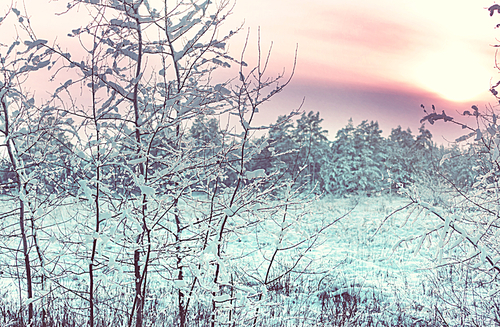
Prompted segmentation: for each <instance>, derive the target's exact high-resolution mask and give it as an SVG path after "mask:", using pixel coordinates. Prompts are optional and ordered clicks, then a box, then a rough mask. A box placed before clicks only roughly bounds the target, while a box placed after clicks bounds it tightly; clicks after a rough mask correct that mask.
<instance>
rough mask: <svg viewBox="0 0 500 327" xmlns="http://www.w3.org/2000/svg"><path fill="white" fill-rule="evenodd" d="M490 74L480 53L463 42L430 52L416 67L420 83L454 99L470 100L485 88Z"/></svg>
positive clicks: (487, 85)
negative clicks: (460, 44)
mask: <svg viewBox="0 0 500 327" xmlns="http://www.w3.org/2000/svg"><path fill="white" fill-rule="evenodd" d="M483 62H484V61H483ZM491 75H492V72H491V71H489V70H488V69H487V68H486V67H485V66H484V65H482V61H481V57H480V56H479V55H478V54H475V53H474V52H473V51H471V50H469V49H467V48H465V47H464V46H455V47H446V48H444V49H442V50H441V51H439V52H434V53H431V54H429V55H427V56H425V57H424V58H423V60H422V61H421V62H420V63H419V64H417V65H416V67H415V77H416V81H417V83H418V84H419V85H420V86H422V87H423V88H425V89H426V90H428V91H431V92H434V93H437V94H439V95H440V96H441V97H442V98H445V99H447V100H451V101H456V102H462V101H466V100H471V99H473V98H475V97H477V96H479V95H481V94H482V93H484V92H486V91H487V90H488V87H489V80H490V77H491Z"/></svg>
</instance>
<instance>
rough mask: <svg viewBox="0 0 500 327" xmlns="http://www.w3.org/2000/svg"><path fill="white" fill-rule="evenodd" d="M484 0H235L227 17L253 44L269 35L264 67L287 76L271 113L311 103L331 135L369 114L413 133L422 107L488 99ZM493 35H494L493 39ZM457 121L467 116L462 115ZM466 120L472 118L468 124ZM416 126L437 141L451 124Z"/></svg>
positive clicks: (489, 38)
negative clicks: (245, 30)
mask: <svg viewBox="0 0 500 327" xmlns="http://www.w3.org/2000/svg"><path fill="white" fill-rule="evenodd" d="M492 4H493V2H492V1H481V0H462V1H449V0H419V1H409V0H399V1H394V0H379V1H368V0H357V1H347V0H309V1H300V0H273V1H269V0H239V1H238V2H237V3H236V5H235V7H234V10H233V11H234V15H233V16H232V17H231V18H230V19H231V20H232V21H235V22H238V21H243V20H244V22H245V26H246V27H247V28H250V29H251V33H252V34H253V35H256V34H257V30H258V28H259V27H260V31H261V37H262V41H261V44H263V45H269V44H270V42H271V41H273V55H272V66H273V67H277V69H282V68H286V69H288V70H289V69H290V68H291V67H292V63H293V56H294V51H295V47H296V45H297V44H298V62H297V68H296V71H295V75H294V77H293V80H292V82H291V83H290V85H289V86H288V87H287V89H286V90H285V91H284V92H283V93H282V94H280V95H279V97H277V98H275V99H274V100H273V102H272V103H270V104H269V105H268V108H269V111H270V112H272V113H275V112H276V113H277V112H279V113H280V114H282V113H285V112H286V110H287V109H288V110H290V109H294V108H296V107H297V106H299V105H300V103H301V101H302V98H305V101H304V104H303V106H302V109H303V110H304V111H306V112H308V111H311V110H312V111H319V112H320V117H322V118H323V119H324V121H323V126H324V128H325V129H327V130H329V135H330V138H331V139H333V138H334V136H335V133H336V131H337V130H338V129H339V128H342V127H343V126H345V125H346V124H347V121H348V119H349V118H351V117H352V118H353V121H354V124H359V123H360V122H361V121H362V120H376V121H378V122H379V124H380V126H381V128H382V129H383V130H384V132H385V134H386V135H387V133H389V132H390V130H391V128H395V127H397V126H398V125H401V126H402V127H404V128H406V127H410V128H411V130H412V131H413V132H414V133H416V132H417V130H418V127H419V126H420V122H419V121H420V119H421V118H422V117H423V115H424V113H423V111H422V108H421V107H420V104H424V105H425V106H426V107H427V108H430V107H431V105H433V104H434V105H435V106H436V109H437V110H438V111H439V112H440V111H441V110H445V112H446V113H447V114H448V115H451V116H455V117H456V119H458V118H460V117H458V114H457V112H460V113H461V112H463V111H464V110H468V109H470V107H471V106H472V105H477V106H478V107H479V108H481V109H486V108H487V107H489V106H490V105H492V106H493V105H495V103H496V100H495V98H494V97H493V96H492V95H491V94H490V93H489V91H488V90H489V88H490V85H491V84H492V83H493V84H494V83H496V81H497V79H498V78H499V76H498V71H497V70H496V69H495V67H494V66H495V60H494V59H495V48H494V47H492V45H494V44H496V39H495V37H499V34H498V32H499V31H497V30H495V25H496V24H497V23H500V15H494V16H493V17H490V16H489V12H488V11H487V10H486V8H488V7H489V6H491V5H492ZM499 43H500V42H499ZM464 121H465V122H467V120H464ZM470 123H473V122H470ZM426 127H427V128H428V129H429V130H431V132H432V134H433V135H434V140H435V141H436V142H438V143H441V144H443V143H444V144H446V142H447V140H449V141H453V140H454V139H455V138H456V137H458V136H460V135H462V130H460V129H457V128H456V125H451V124H449V125H446V126H445V125H443V123H442V122H440V123H436V124H435V125H434V126H430V125H429V124H427V125H426Z"/></svg>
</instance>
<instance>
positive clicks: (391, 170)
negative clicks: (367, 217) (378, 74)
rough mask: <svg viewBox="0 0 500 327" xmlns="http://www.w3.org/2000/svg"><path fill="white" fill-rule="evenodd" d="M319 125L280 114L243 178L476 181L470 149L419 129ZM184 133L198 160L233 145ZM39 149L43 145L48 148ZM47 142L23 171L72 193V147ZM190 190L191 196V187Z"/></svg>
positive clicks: (213, 123) (336, 183)
mask: <svg viewBox="0 0 500 327" xmlns="http://www.w3.org/2000/svg"><path fill="white" fill-rule="evenodd" d="M322 121H323V119H322V118H320V117H319V112H316V113H314V112H312V111H311V112H309V113H307V114H306V113H303V114H302V115H301V116H300V118H299V119H297V120H296V121H293V120H292V119H289V117H287V116H280V117H279V118H278V120H277V121H276V123H275V124H273V125H272V126H271V128H270V129H269V131H268V133H267V134H266V135H265V136H263V137H260V138H256V139H254V140H253V141H252V145H251V146H250V147H249V148H248V149H247V151H248V152H252V153H253V157H252V159H251V160H249V161H248V162H247V163H246V169H247V172H257V173H258V172H259V171H261V172H263V173H264V172H265V173H266V174H267V175H269V174H279V175H281V178H282V179H283V180H286V179H290V180H294V181H295V187H302V188H304V189H307V190H308V191H312V192H315V193H317V194H332V195H334V196H345V195H352V194H366V195H376V194H380V193H387V192H392V191H394V190H397V189H399V188H400V187H405V186H408V185H410V184H412V183H415V182H419V181H420V182H422V181H427V180H432V179H437V178H446V179H447V180H449V181H451V182H453V183H454V184H455V185H456V186H457V187H460V188H463V187H470V186H472V185H473V183H474V181H475V176H476V175H477V171H474V169H472V167H470V159H471V156H477V158H476V159H475V160H480V157H479V156H478V154H477V149H472V148H469V149H466V150H461V149H460V148H458V147H457V146H454V147H446V148H445V147H443V146H437V145H436V144H435V143H434V142H433V140H432V134H431V133H430V132H429V130H427V129H426V128H425V126H424V125H422V126H421V127H420V128H419V130H418V134H417V135H414V134H413V133H412V131H411V130H410V129H409V128H408V129H406V130H405V129H403V128H402V127H401V126H398V127H397V128H393V129H392V131H391V133H390V135H389V136H388V137H384V136H383V135H382V130H381V129H380V128H379V125H378V123H377V122H374V121H370V122H368V121H366V120H365V121H362V122H361V123H360V124H358V125H356V126H355V125H354V123H353V121H352V119H351V120H349V122H348V124H347V125H346V126H345V127H344V128H342V129H340V130H339V131H337V133H336V136H335V139H334V140H333V141H330V140H329V139H328V131H326V130H324V129H323V128H322V126H321V123H322ZM186 133H187V134H188V135H189V137H190V139H191V140H192V144H193V146H194V147H196V148H197V153H198V155H199V156H205V157H210V156H212V155H214V154H216V153H217V152H218V151H220V149H221V148H222V147H223V146H224V144H226V143H227V140H229V139H231V142H234V139H235V138H234V137H230V136H229V134H228V132H227V131H223V130H221V127H220V125H219V121H218V119H217V118H214V117H211V118H210V117H207V116H203V115H200V116H198V117H196V119H195V121H194V122H193V124H192V125H191V126H190V127H187V128H186ZM167 134H168V132H167ZM233 136H234V135H233ZM40 144H45V146H47V144H49V142H47V143H43V142H42V143H40ZM50 144H51V146H52V147H57V151H52V153H54V152H55V153H58V155H57V156H53V157H51V158H43V160H39V161H34V160H32V159H28V158H26V160H27V162H28V171H29V170H30V169H29V167H30V166H31V167H33V166H40V165H48V164H52V165H54V166H58V167H59V169H55V170H54V169H51V170H48V169H47V170H42V171H47V172H48V173H47V175H46V176H40V177H41V178H42V181H41V183H40V187H44V188H48V191H49V193H52V192H54V191H57V189H58V185H63V184H64V185H66V187H67V186H68V184H69V185H71V184H72V183H71V179H73V180H74V181H75V183H73V184H74V187H75V192H76V190H77V189H78V187H79V185H78V184H77V183H76V181H77V180H78V178H79V177H78V176H80V177H81V176H82V175H84V174H85V172H84V171H83V170H82V171H79V167H76V166H74V165H72V163H71V160H70V155H71V153H73V151H74V149H73V146H72V145H71V144H70V142H68V141H67V140H65V138H64V136H63V135H57V136H54V135H53V136H51V142H50ZM126 150H127V149H122V150H121V151H126ZM232 151H233V150H230V151H229V152H228V155H229V158H230V157H231V155H234V158H237V156H238V153H233V154H232V153H231V152H232ZM42 152H43V151H42ZM443 158H444V159H443ZM6 159H7V158H2V160H1V161H0V172H1V173H0V185H1V187H2V192H6V191H7V190H8V189H10V187H14V186H15V183H14V180H15V174H14V172H13V170H12V167H11V166H10V165H9V164H8V161H7V160H6ZM221 165H224V166H225V169H224V171H225V176H224V178H223V184H224V185H226V186H230V185H231V184H233V183H235V182H236V181H237V173H236V172H235V170H234V169H232V168H231V160H230V159H229V160H224V162H221ZM38 168H40V167H38ZM80 168H82V169H83V167H80ZM49 172H50V173H49ZM107 173H109V174H112V175H113V176H116V177H114V178H112V181H113V182H112V185H114V186H115V187H116V188H117V190H118V191H120V190H121V192H133V188H130V187H129V186H131V185H132V184H133V183H132V182H131V181H127V180H126V178H124V177H123V176H124V174H123V173H120V172H111V171H110V172H107ZM68 182H69V183H68ZM193 190H194V191H196V186H193ZM136 191H139V190H136Z"/></svg>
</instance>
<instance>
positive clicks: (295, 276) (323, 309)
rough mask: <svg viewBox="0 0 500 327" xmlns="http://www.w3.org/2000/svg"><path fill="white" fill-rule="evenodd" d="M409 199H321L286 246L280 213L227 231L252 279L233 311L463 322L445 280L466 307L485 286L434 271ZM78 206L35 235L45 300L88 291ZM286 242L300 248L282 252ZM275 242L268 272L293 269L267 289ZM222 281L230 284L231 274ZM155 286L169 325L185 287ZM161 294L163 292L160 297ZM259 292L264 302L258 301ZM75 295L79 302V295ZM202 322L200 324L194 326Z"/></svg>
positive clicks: (10, 289) (114, 273) (7, 299)
mask: <svg viewBox="0 0 500 327" xmlns="http://www.w3.org/2000/svg"><path fill="white" fill-rule="evenodd" d="M408 203H409V200H407V199H403V198H398V197H370V198H369V197H361V198H349V199H328V198H327V199H322V200H320V201H319V202H313V203H310V204H308V205H306V206H303V207H301V208H299V209H296V210H294V211H290V213H289V214H290V218H289V219H295V220H294V221H295V222H296V224H295V226H294V228H293V229H292V230H290V231H289V232H288V233H287V234H286V235H282V236H283V237H282V242H281V245H279V244H278V243H277V241H276V240H277V236H276V234H277V232H278V231H279V230H280V229H279V228H277V227H276V226H277V225H276V220H275V219H268V220H266V221H265V223H264V224H261V225H257V226H256V228H254V229H249V230H247V231H246V232H245V233H237V232H235V233H232V234H230V239H228V242H227V247H226V253H225V255H226V258H227V260H226V263H227V267H226V268H225V269H227V271H230V272H231V274H230V276H239V280H240V281H242V280H243V281H245V280H246V285H245V284H241V285H240V286H239V287H236V288H235V289H236V290H237V291H236V293H235V295H234V297H232V298H234V299H235V300H234V302H233V301H231V304H233V303H234V306H233V307H232V308H233V309H234V308H235V307H236V308H239V311H235V312H239V316H238V317H240V318H239V319H241V320H240V321H239V322H240V323H243V324H244V319H245V318H244V317H247V318H248V317H250V316H251V315H252V314H253V313H252V310H253V309H251V308H245V304H244V303H246V302H245V301H246V300H247V299H249V300H251V299H254V301H253V302H252V303H253V307H252V308H255V307H258V308H260V310H261V311H260V312H261V314H260V318H259V323H258V324H259V325H262V326H298V325H303V326H315V325H321V324H326V325H331V326H341V325H349V324H354V325H363V326H371V325H374V326H375V325H383V326H397V325H401V326H403V325H408V326H410V325H411V326H427V325H434V324H435V325H440V324H444V323H446V324H449V325H450V326H453V325H460V323H461V321H462V323H463V322H464V321H465V320H464V319H465V318H464V313H463V310H462V309H461V308H458V309H460V310H458V309H457V308H456V307H455V309H453V305H454V304H455V303H454V302H453V301H456V300H460V299H454V298H453V294H452V295H451V296H450V294H448V293H446V292H448V291H449V290H448V286H453V284H454V283H455V285H454V287H455V291H456V292H460V294H461V295H462V296H463V298H462V300H464V302H467V303H469V302H474V301H476V300H477V299H476V298H474V294H475V295H476V296H477V294H481V290H479V289H475V290H474V291H472V290H470V289H468V288H467V286H464V285H463V283H462V282H461V280H462V279H463V276H464V275H463V274H464V273H463V272H457V270H456V268H453V269H451V268H444V269H441V270H435V269H430V268H432V267H433V266H434V265H435V258H436V248H435V244H433V243H432V239H430V238H429V239H428V240H430V241H426V242H424V244H422V245H421V246H420V244H419V242H416V241H414V242H401V240H403V239H406V240H410V239H412V238H414V237H415V236H418V235H420V234H422V231H424V230H426V229H431V228H432V226H433V224H435V223H436V222H435V221H433V220H432V216H430V215H428V216H426V215H424V214H420V215H416V214H415V212H414V211H412V209H411V207H409V208H407V209H403V210H400V211H397V212H396V213H394V212H395V211H396V210H398V209H400V208H403V207H405V206H406V205H407V204H408ZM3 208H4V209H7V208H8V207H7V206H3ZM82 210H83V209H79V210H76V209H75V205H73V206H66V207H61V208H59V209H58V210H56V211H54V212H52V213H51V214H50V219H45V223H46V224H47V225H46V226H45V228H44V234H42V235H39V238H40V240H41V241H40V242H41V246H42V248H43V251H44V253H45V256H46V258H49V259H51V260H52V262H49V263H47V267H53V270H52V271H51V274H52V275H53V276H57V278H55V279H57V285H56V284H55V283H53V284H52V286H47V285H46V286H45V289H44V290H43V291H42V290H39V289H38V290H37V291H36V294H37V297H38V300H37V301H41V300H42V299H44V298H45V299H47V297H49V296H50V294H51V292H53V294H59V293H57V292H56V291H53V290H54V289H57V288H58V287H59V288H61V287H63V288H67V289H74V290H79V291H81V292H83V291H84V290H85V289H86V287H87V286H86V285H87V279H88V276H87V275H86V269H87V267H88V260H87V259H86V253H88V251H89V247H90V245H91V243H92V238H88V237H87V236H85V234H86V227H85V225H84V221H83V220H81V219H82V217H85V214H84V211H82ZM79 215H80V216H79ZM61 219H66V221H73V222H72V223H71V227H66V228H67V230H62V229H61V226H64V225H61V224H57V223H56V222H59V223H60V222H61ZM51 220H53V221H52V222H51ZM235 221H236V219H235ZM4 222H5V220H4ZM51 223H52V224H51ZM236 223H237V221H236ZM11 226H14V225H11ZM66 226H67V225H66ZM325 226H326V227H327V228H325ZM4 227H5V225H4ZM14 227H15V226H14ZM318 232H320V233H318ZM99 239H100V240H101V241H102V242H101V244H102V245H101V246H100V247H99V248H98V254H99V255H98V257H99V258H100V259H99V260H101V263H102V266H103V268H102V269H100V270H99V272H98V276H97V278H96V280H97V282H98V283H99V285H101V288H102V289H103V292H102V293H100V296H101V297H103V296H104V297H105V296H110V295H113V296H121V297H122V298H124V299H126V298H127V296H128V297H130V296H131V294H132V291H131V289H130V288H131V286H132V282H131V280H130V273H131V272H130V268H129V267H127V266H126V265H125V264H120V259H119V258H120V256H119V254H120V251H123V249H120V248H119V247H117V246H116V244H117V243H118V242H119V238H117V241H116V242H117V243H113V242H111V241H109V238H108V239H106V236H105V235H102V236H99ZM107 242H109V243H107ZM62 244H64V246H63V245H62ZM113 244H115V245H113ZM289 245H293V246H294V248H293V249H290V250H286V248H287V246H289ZM3 246H9V247H14V248H15V247H18V246H19V239H15V238H13V239H12V241H10V242H9V241H6V240H4V241H3ZM277 246H278V248H281V249H285V250H286V251H285V250H284V251H278V252H277V253H278V254H277V255H276V258H275V261H274V262H275V267H276V268H274V269H273V270H272V271H271V274H275V275H279V274H280V273H282V272H284V271H288V270H289V271H290V273H289V274H286V275H285V276H283V278H281V279H279V280H277V281H276V282H274V283H270V284H269V285H268V287H267V288H263V287H262V286H261V285H259V283H258V282H257V281H256V280H257V279H260V280H264V278H265V277H264V276H265V274H266V271H267V267H268V265H267V263H268V262H269V260H268V259H269V258H270V257H271V256H272V255H273V253H274V252H275V249H276V247H277ZM417 249H419V250H418V251H417ZM208 252H210V250H208V251H204V253H205V254H203V255H202V257H203V256H206V260H205V259H203V258H202V259H200V262H202V261H203V260H205V261H204V262H205V263H206V264H207V267H208V262H209V261H210V259H209V258H210V255H209V254H208ZM34 256H35V255H34V254H32V258H33V259H32V260H35V259H34ZM266 258H267V259H266ZM298 259H300V260H298ZM1 260H2V262H3V263H8V264H10V266H11V267H14V266H15V265H14V264H13V263H14V262H15V258H13V257H9V253H8V252H5V251H4V252H3V253H2V258H1ZM18 260H19V259H18ZM106 261H107V262H106ZM51 264H53V265H52V266H51ZM19 267H21V266H19ZM201 267H203V265H201ZM58 269H60V271H58ZM202 270H203V268H201V269H200V268H196V267H193V265H191V266H190V270H189V271H190V273H191V274H192V275H193V276H197V277H198V278H199V279H200V283H201V281H202V280H203V274H204V272H203V271H202ZM208 271H209V268H207V270H206V271H205V273H206V274H208ZM9 274H10V275H13V274H14V272H12V271H10V272H9V273H8V274H2V275H1V276H2V279H1V280H0V281H1V283H2V290H3V291H2V292H1V293H0V296H3V297H2V298H0V301H1V302H0V305H3V306H4V308H7V307H11V308H15V307H16V306H18V304H19V287H21V288H23V286H22V285H21V284H19V282H18V280H16V279H13V278H9V277H8V275H9ZM247 276H248V277H247ZM231 278H232V277H231ZM467 278H468V277H466V280H465V282H467V280H468V279H467ZM226 282H227V285H229V284H231V281H230V280H229V278H228V279H227V280H226ZM447 283H448V285H447ZM450 284H451V285H450ZM465 285H467V284H465ZM150 287H151V288H152V289H153V290H154V291H153V293H152V294H151V300H152V301H153V302H154V303H156V307H155V310H157V313H156V316H157V317H160V316H161V317H163V318H162V319H164V321H171V320H170V319H172V318H171V317H170V318H168V317H167V318H165V317H166V316H168V315H169V314H170V313H171V312H172V310H175V294H176V289H179V288H181V289H182V288H184V289H186V287H187V286H186V285H179V284H178V283H177V284H176V283H175V281H172V280H169V278H168V277H165V276H162V273H161V272H160V271H159V270H154V271H152V272H151V277H150ZM208 288H209V285H207V289H208ZM104 289H105V291H104ZM51 290H52V291H51ZM455 291H454V292H455ZM23 292H24V291H23ZM127 292H129V293H130V294H127ZM155 292H156V294H155ZM471 292H472V293H471ZM486 292H487V290H486ZM63 293H64V292H63ZM117 294H118V295H117ZM159 294H160V295H161V297H160V298H157V296H158V295H159ZM207 294H208V295H207ZM231 294H232V293H231ZM469 294H472V295H470V296H471V297H472V298H471V301H469V300H467V299H466V297H467V296H469ZM65 296H68V294H66V295H65ZM209 296H210V293H204V294H203V293H200V294H198V296H197V297H193V302H194V303H195V305H194V308H198V309H196V310H198V311H197V314H198V315H201V313H200V312H202V311H203V310H206V306H209V303H210V297H209ZM257 296H259V300H258V301H255V298H256V297H257ZM68 299H71V296H68ZM443 299H444V300H446V301H449V302H453V303H452V304H453V305H452V306H451V308H449V306H446V305H445V303H443ZM68 301H69V302H71V301H70V300H68ZM72 301H76V302H77V300H75V299H72ZM124 302H127V301H124ZM476 302H477V301H476ZM476 302H474V303H469V304H468V305H471V307H472V304H474V306H475V310H476V314H483V313H481V312H479V311H481V310H486V311H487V308H486V309H485V308H484V303H480V302H477V303H476ZM462 304H463V303H462ZM193 310H194V309H193ZM457 311H458V312H457ZM478 312H479V313H478ZM469 315H471V313H470V312H469ZM200 319H201V318H200ZM232 319H235V318H232ZM249 320H251V319H249ZM221 322H223V321H221ZM247 322H248V321H247ZM193 325H194V324H193ZM198 325H200V326H202V325H204V324H203V323H202V322H198ZM479 325H481V324H479Z"/></svg>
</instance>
